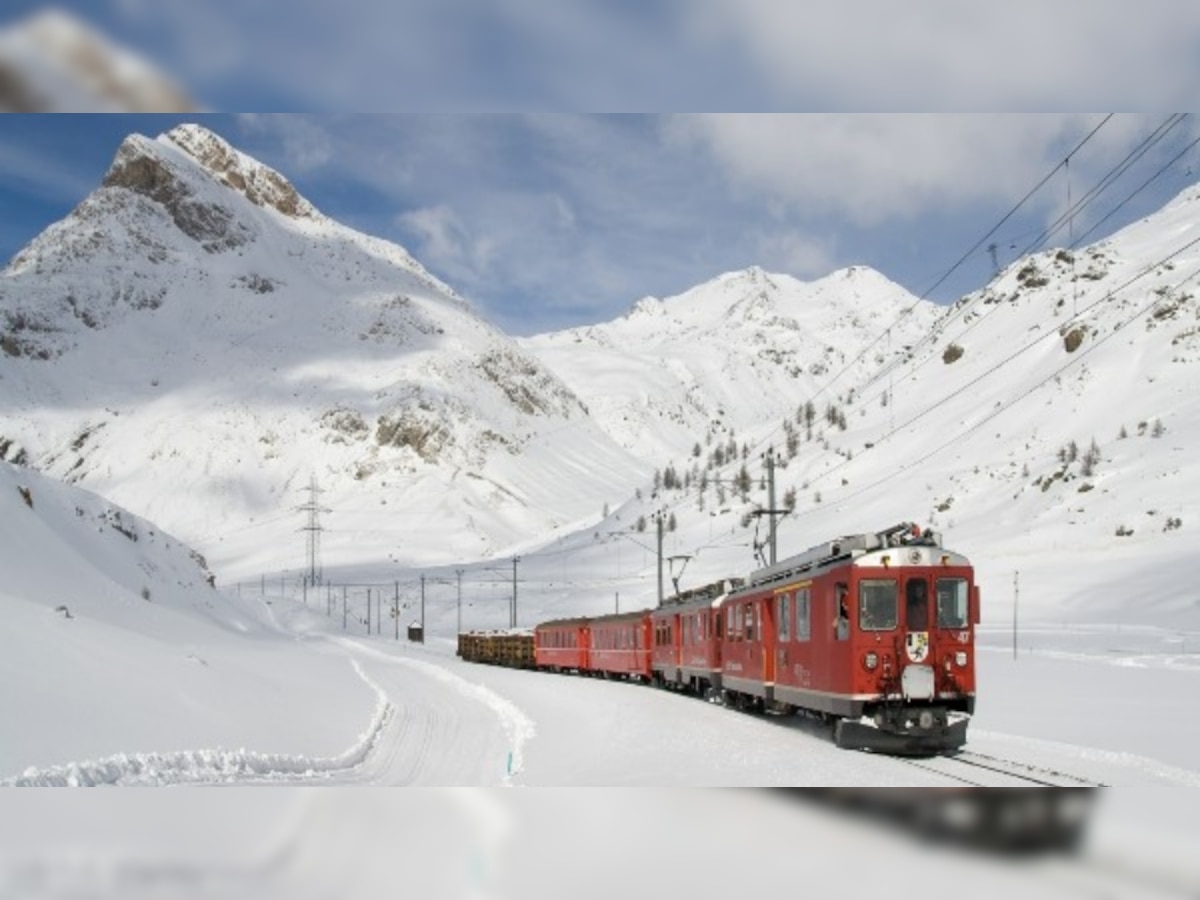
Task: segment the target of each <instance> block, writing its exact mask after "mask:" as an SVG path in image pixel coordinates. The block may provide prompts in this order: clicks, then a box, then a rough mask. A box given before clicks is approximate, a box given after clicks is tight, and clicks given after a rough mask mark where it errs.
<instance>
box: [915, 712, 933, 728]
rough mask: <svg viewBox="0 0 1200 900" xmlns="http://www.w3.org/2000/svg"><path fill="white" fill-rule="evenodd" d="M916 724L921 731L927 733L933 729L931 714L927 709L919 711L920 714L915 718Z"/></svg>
mask: <svg viewBox="0 0 1200 900" xmlns="http://www.w3.org/2000/svg"><path fill="white" fill-rule="evenodd" d="M917 724H918V725H920V726H921V730H922V731H928V730H929V729H930V728H932V727H933V713H932V712H930V711H929V710H927V709H923V710H921V714H920V715H919V716H917Z"/></svg>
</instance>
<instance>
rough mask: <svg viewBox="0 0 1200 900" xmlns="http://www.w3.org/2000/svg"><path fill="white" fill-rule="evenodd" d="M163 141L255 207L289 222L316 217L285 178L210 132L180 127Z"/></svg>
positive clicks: (188, 126)
mask: <svg viewBox="0 0 1200 900" xmlns="http://www.w3.org/2000/svg"><path fill="white" fill-rule="evenodd" d="M167 137H168V138H169V139H170V140H171V141H172V142H173V143H174V144H176V145H177V146H178V147H179V148H180V149H182V150H184V151H185V152H186V153H187V154H188V155H189V156H191V157H192V158H193V159H195V160H196V161H197V162H198V163H200V164H201V165H202V166H204V168H206V169H207V170H208V171H209V172H211V173H212V174H213V175H215V176H217V178H218V180H220V181H221V183H223V184H225V185H226V186H227V187H230V188H232V189H233V190H235V191H237V192H238V193H240V194H242V195H244V196H245V197H246V199H247V200H249V201H250V202H251V203H253V204H254V205H255V206H269V207H271V208H272V209H274V210H276V211H278V212H280V213H283V215H285V216H289V217H291V218H293V219H300V218H308V219H311V218H316V217H317V216H318V215H319V214H318V213H317V211H316V209H315V208H314V207H313V205H312V204H311V203H309V202H308V201H307V200H305V199H304V198H303V197H301V196H300V194H299V193H298V192H297V191H296V189H295V187H293V186H292V184H291V182H289V181H288V180H287V179H286V178H284V177H283V176H282V175H280V174H279V173H278V172H276V171H275V170H274V169H272V168H270V167H269V166H265V165H263V164H262V163H260V162H257V161H255V160H252V159H250V158H249V157H247V156H245V155H244V154H242V153H240V152H238V151H237V150H235V149H234V148H233V147H231V146H230V145H229V144H228V143H226V142H225V141H223V140H222V139H221V138H219V137H217V136H216V135H215V134H213V133H212V132H210V131H207V130H205V129H203V128H200V127H199V126H197V125H180V126H179V127H178V128H175V129H172V130H171V131H169V132H167Z"/></svg>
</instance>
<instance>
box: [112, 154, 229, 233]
mask: <svg viewBox="0 0 1200 900" xmlns="http://www.w3.org/2000/svg"><path fill="white" fill-rule="evenodd" d="M103 186H104V187H121V188H127V189H128V190H131V191H134V192H135V193H138V194H141V195H143V196H144V197H147V198H148V199H150V200H153V201H154V202H155V203H158V204H159V205H160V206H162V207H163V208H164V209H165V210H166V211H167V212H168V213H169V214H170V216H171V218H172V219H173V220H174V221H175V224H176V225H177V226H178V227H179V230H180V231H182V232H183V233H184V234H186V235H187V236H188V237H190V238H192V239H194V240H196V241H199V242H200V244H201V245H202V246H203V247H204V249H205V250H207V251H209V252H210V253H215V252H219V251H221V250H229V249H232V248H234V247H240V246H241V245H242V244H245V243H246V242H247V241H248V240H250V239H251V238H250V234H249V232H248V230H247V229H246V227H245V226H244V225H242V224H241V223H239V222H236V221H234V217H233V213H232V212H230V211H229V210H228V209H226V208H225V207H223V206H221V205H219V204H217V203H213V202H209V201H204V200H200V199H198V198H196V197H195V196H194V194H193V192H192V189H191V188H190V187H189V186H188V184H187V183H186V182H185V181H184V180H183V179H182V178H181V177H180V176H179V173H177V172H175V171H174V170H173V169H172V168H171V166H170V164H169V163H168V162H167V161H166V160H165V159H163V157H162V155H161V154H159V153H157V152H155V150H154V149H153V145H152V144H151V143H150V142H149V141H147V140H146V139H145V138H143V137H140V136H138V135H134V136H133V137H130V138H127V139H126V140H125V142H124V143H123V144H121V148H120V149H119V150H118V151H117V156H116V158H115V159H114V160H113V164H112V167H111V168H109V170H108V173H107V174H106V175H105V176H104V181H103Z"/></svg>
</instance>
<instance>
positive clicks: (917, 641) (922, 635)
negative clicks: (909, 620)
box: [905, 631, 929, 663]
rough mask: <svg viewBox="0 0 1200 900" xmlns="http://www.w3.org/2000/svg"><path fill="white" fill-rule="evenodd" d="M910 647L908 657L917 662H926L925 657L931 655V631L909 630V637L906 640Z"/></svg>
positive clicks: (907, 645)
mask: <svg viewBox="0 0 1200 900" xmlns="http://www.w3.org/2000/svg"><path fill="white" fill-rule="evenodd" d="M905 645H906V647H907V649H908V658H909V659H910V660H911V661H912V662H915V663H923V662H925V657H927V656H928V655H929V632H928V631H912V632H909V635H908V638H907V640H906V641H905Z"/></svg>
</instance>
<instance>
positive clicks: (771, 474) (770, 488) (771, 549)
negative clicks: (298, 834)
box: [754, 447, 787, 566]
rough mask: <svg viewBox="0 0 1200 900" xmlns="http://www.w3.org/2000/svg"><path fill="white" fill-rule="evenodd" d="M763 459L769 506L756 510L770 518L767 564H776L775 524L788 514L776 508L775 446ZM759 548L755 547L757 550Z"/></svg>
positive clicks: (755, 513)
mask: <svg viewBox="0 0 1200 900" xmlns="http://www.w3.org/2000/svg"><path fill="white" fill-rule="evenodd" d="M763 461H764V463H765V464H766V467H767V508H766V509H758V510H755V511H754V515H756V516H767V517H768V518H769V519H770V522H771V524H770V527H769V528H768V529H767V550H768V555H767V565H771V566H773V565H775V563H776V562H778V561H779V553H778V541H777V540H776V535H777V534H778V529H777V527H776V525H775V520H776V519H777V518H782V517H783V516H786V515H787V510H786V509H776V508H775V448H774V447H768V448H767V452H766V453H765V454H763ZM758 549H761V548H757V547H756V548H755V550H756V552H757V550H758Z"/></svg>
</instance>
